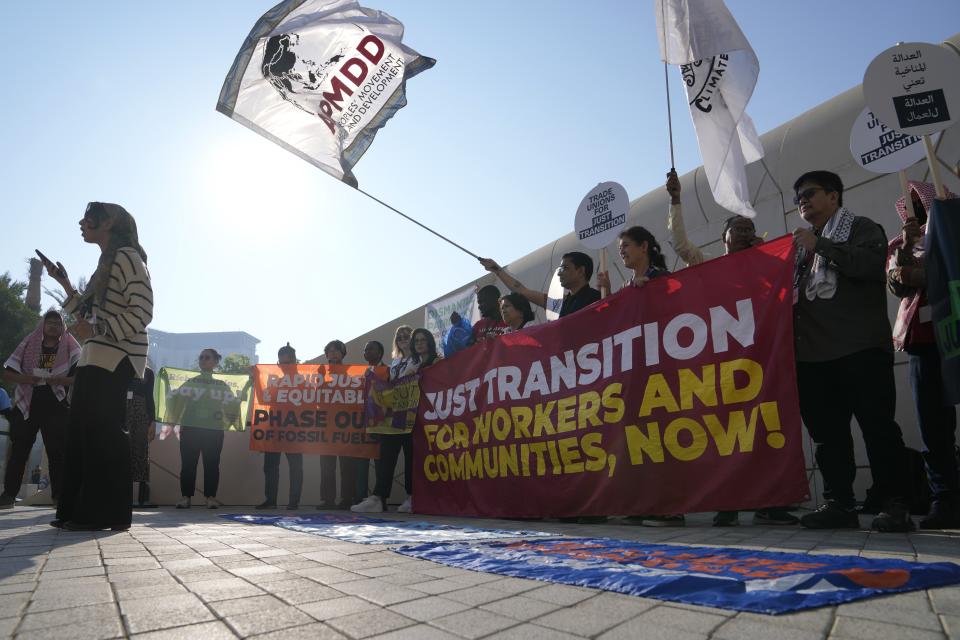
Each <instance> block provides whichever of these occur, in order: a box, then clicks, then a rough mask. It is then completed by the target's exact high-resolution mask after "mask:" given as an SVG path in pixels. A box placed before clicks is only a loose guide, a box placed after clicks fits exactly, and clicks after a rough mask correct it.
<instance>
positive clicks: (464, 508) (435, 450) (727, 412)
mask: <svg viewBox="0 0 960 640" xmlns="http://www.w3.org/2000/svg"><path fill="white" fill-rule="evenodd" d="M793 263H794V256H793V247H792V244H791V241H790V238H786V237H785V238H781V239H778V240H775V241H773V242H770V243H767V244H764V245H761V246H760V247H757V248H754V249H751V250H747V251H743V252H739V253H737V254H734V255H731V256H727V257H724V258H720V259H718V260H712V261H710V262H708V263H705V264H703V265H700V266H696V267H691V268H688V269H684V270H683V271H680V272H679V273H677V274H674V275H670V276H666V277H661V278H656V279H654V280H651V281H649V282H648V283H647V284H646V286H644V287H642V288H635V287H631V288H626V289H624V290H623V291H621V292H620V293H617V294H615V295H613V296H610V297H608V298H606V299H604V300H602V301H600V302H597V303H595V304H593V305H592V306H590V307H587V308H586V309H584V310H582V311H580V312H578V313H575V314H572V315H570V316H567V317H565V318H562V319H560V320H558V321H555V322H551V323H549V324H546V325H539V326H535V327H532V328H530V329H527V330H523V331H521V332H518V333H513V334H508V335H505V336H502V337H500V338H498V339H495V340H489V341H486V342H484V343H482V344H480V345H478V346H475V347H473V348H471V349H467V350H465V351H462V352H460V353H457V354H456V355H455V356H453V357H452V358H449V359H447V360H444V361H441V362H439V363H438V364H435V365H434V366H432V367H429V368H427V369H425V370H424V371H423V372H421V379H420V389H421V402H420V415H419V425H421V426H422V428H418V429H415V430H414V447H415V451H416V462H415V465H414V467H415V468H414V484H415V486H416V501H415V506H416V510H417V512H418V513H431V514H450V515H452V514H457V515H479V516H494V517H560V516H576V515H623V514H636V515H646V514H651V515H652V514H675V513H684V512H688V511H708V510H736V509H751V508H760V507H768V506H774V505H782V504H790V503H794V502H797V501H800V500H804V499H806V498H807V482H806V477H805V475H804V463H803V453H802V449H801V435H800V433H801V432H800V414H799V408H798V404H797V390H796V378H795V369H794V355H793V330H792V313H791V311H792V294H791V291H792V273H793Z"/></svg>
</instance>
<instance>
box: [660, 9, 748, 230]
mask: <svg viewBox="0 0 960 640" xmlns="http://www.w3.org/2000/svg"><path fill="white" fill-rule="evenodd" d="M654 5H655V6H656V15H657V37H658V38H659V39H660V57H661V59H663V60H664V61H665V62H667V63H668V64H675V65H679V66H680V73H681V75H682V76H683V82H684V84H685V85H686V90H687V100H688V102H689V103H690V115H691V117H692V118H693V126H694V128H695V129H696V131H697V140H698V142H699V143H700V155H701V156H702V157H703V168H704V171H705V172H706V174H707V181H708V182H709V184H710V190H711V191H712V192H713V198H714V200H716V201H717V204H719V205H720V206H721V207H723V208H724V209H727V210H729V211H732V212H733V213H737V214H740V215H743V216H748V217H751V218H752V217H754V216H755V215H756V213H755V212H754V210H753V207H752V206H751V204H750V190H749V187H748V185H747V173H746V170H745V165H746V164H747V163H750V162H754V161H756V160H759V159H760V158H762V157H763V147H762V146H761V144H760V138H759V136H757V131H756V129H755V128H754V126H753V121H752V120H751V119H750V116H748V115H747V112H746V108H747V102H749V101H750V96H752V95H753V88H754V87H755V86H756V84H757V76H758V75H759V74H760V63H759V61H758V60H757V55H756V54H755V53H754V52H753V47H751V46H750V43H749V42H747V38H746V37H745V36H744V35H743V31H741V30H740V27H739V25H737V22H736V20H734V19H733V16H732V15H731V14H730V10H729V9H727V7H726V5H725V4H724V3H723V0H654Z"/></svg>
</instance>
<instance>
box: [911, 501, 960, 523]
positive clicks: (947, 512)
mask: <svg viewBox="0 0 960 640" xmlns="http://www.w3.org/2000/svg"><path fill="white" fill-rule="evenodd" d="M920 528H921V529H960V504H958V503H957V501H955V500H934V501H933V505H931V507H930V513H928V514H927V515H926V516H924V517H923V518H921V519H920Z"/></svg>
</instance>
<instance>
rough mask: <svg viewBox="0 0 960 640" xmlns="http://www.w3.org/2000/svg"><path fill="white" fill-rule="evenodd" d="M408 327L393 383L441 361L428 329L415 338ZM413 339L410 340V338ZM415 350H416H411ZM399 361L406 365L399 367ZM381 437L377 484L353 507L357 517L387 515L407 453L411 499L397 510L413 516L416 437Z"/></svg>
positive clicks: (399, 335) (399, 342) (397, 350)
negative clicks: (397, 473)
mask: <svg viewBox="0 0 960 640" xmlns="http://www.w3.org/2000/svg"><path fill="white" fill-rule="evenodd" d="M409 329H410V328H409V327H408V326H407V325H401V326H400V327H397V331H396V334H395V336H394V354H401V355H402V356H403V357H401V356H399V355H398V356H397V358H395V359H394V366H391V368H390V380H391V381H394V380H397V379H399V378H403V377H406V376H410V375H413V374H414V373H417V372H418V371H420V370H421V369H423V368H425V367H428V366H430V365H431V364H433V363H434V362H436V361H437V357H438V356H437V344H436V341H435V340H434V338H433V334H431V333H430V332H429V331H427V330H426V329H422V328H421V329H417V330H415V331H413V333H412V334H407V331H409ZM407 335H410V338H407V337H406V336H407ZM411 347H412V348H411ZM398 360H399V361H402V362H404V363H405V364H404V365H403V366H402V368H401V367H397V366H396V365H397V364H398ZM378 435H379V437H380V457H379V458H378V460H377V469H376V471H377V474H376V475H377V484H376V487H375V488H374V490H373V495H371V496H369V497H368V498H366V499H365V500H363V501H362V502H361V503H359V504H356V505H354V506H353V507H351V509H350V510H351V511H353V512H355V513H383V512H384V511H386V510H387V498H389V497H390V492H391V489H392V488H393V474H394V472H395V471H396V468H397V458H398V457H399V456H400V451H401V450H402V451H403V488H404V490H405V491H406V492H407V499H406V500H404V501H403V504H401V505H400V506H399V507H397V512H398V513H410V512H411V511H412V510H413V434H412V433H402V434H396V435H394V434H378Z"/></svg>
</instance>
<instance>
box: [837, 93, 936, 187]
mask: <svg viewBox="0 0 960 640" xmlns="http://www.w3.org/2000/svg"><path fill="white" fill-rule="evenodd" d="M938 137H939V134H937V135H935V136H934V139H933V143H934V144H936V143H937V138H938ZM850 153H851V154H852V155H853V159H854V160H856V161H857V164H859V165H860V166H861V167H863V168H864V169H866V170H867V171H873V172H874V173H894V172H896V171H900V170H901V169H906V168H908V167H911V166H913V165H914V164H916V163H917V162H920V161H921V160H923V158H924V157H925V154H924V148H923V138H922V137H921V136H918V135H914V134H912V133H903V132H901V131H894V130H893V129H891V128H890V127H888V126H887V125H885V124H883V123H882V122H880V119H879V118H877V117H876V116H875V115H873V111H870V109H864V110H863V111H862V112H860V115H859V116H857V119H856V121H854V123H853V127H851V129H850Z"/></svg>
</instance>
